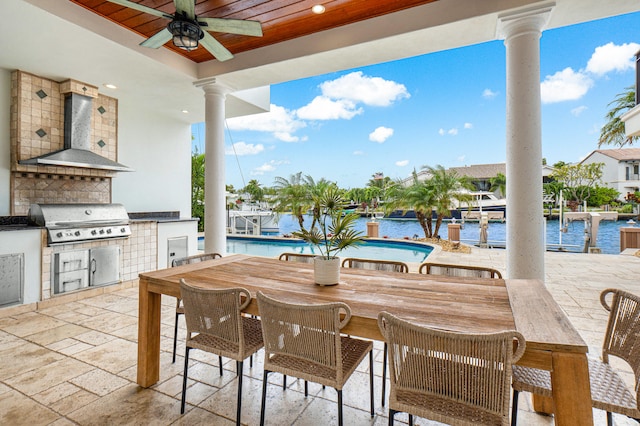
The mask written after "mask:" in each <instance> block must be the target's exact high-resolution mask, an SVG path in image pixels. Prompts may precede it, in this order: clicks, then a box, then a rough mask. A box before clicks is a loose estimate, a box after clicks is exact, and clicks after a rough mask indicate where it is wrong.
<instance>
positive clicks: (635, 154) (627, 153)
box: [582, 148, 640, 161]
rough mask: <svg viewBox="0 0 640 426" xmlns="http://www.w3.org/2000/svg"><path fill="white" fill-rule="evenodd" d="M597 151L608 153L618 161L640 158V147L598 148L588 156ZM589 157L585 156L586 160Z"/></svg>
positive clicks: (603, 153)
mask: <svg viewBox="0 0 640 426" xmlns="http://www.w3.org/2000/svg"><path fill="white" fill-rule="evenodd" d="M595 153H599V154H602V155H606V156H607V157H611V158H613V159H615V160H618V161H630V160H640V148H618V149H596V150H595V151H593V152H592V153H591V154H589V155H587V158H589V157H591V156H592V155H593V154H595ZM587 158H585V160H586V159H587ZM582 161H584V160H582Z"/></svg>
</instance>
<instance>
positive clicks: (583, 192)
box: [551, 163, 604, 210]
mask: <svg viewBox="0 0 640 426" xmlns="http://www.w3.org/2000/svg"><path fill="white" fill-rule="evenodd" d="M603 167H604V163H590V164H567V165H564V166H562V167H559V168H557V169H555V170H554V171H553V173H552V174H551V176H552V177H553V178H554V179H556V180H557V181H558V182H562V184H563V194H564V198H565V199H566V200H567V201H568V202H569V205H570V207H571V209H572V210H575V209H576V207H577V205H579V204H582V202H583V201H585V200H587V199H588V198H589V197H590V196H591V192H592V190H593V189H594V188H595V187H596V185H597V183H598V182H600V179H601V178H602V168H603Z"/></svg>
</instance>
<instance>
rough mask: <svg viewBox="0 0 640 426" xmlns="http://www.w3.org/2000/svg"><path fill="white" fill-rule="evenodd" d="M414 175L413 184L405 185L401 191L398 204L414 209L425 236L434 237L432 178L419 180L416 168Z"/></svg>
mask: <svg viewBox="0 0 640 426" xmlns="http://www.w3.org/2000/svg"><path fill="white" fill-rule="evenodd" d="M412 177H413V181H412V183H411V185H410V186H408V187H406V188H405V187H403V189H402V190H401V191H400V192H401V193H400V194H398V197H397V199H398V200H399V203H397V204H398V205H399V206H400V207H401V208H403V209H404V208H406V209H411V210H413V211H414V212H415V214H416V220H417V221H418V223H419V224H420V227H421V228H422V231H423V232H424V236H425V238H432V237H433V230H432V228H433V217H432V212H433V205H434V201H435V200H434V195H435V194H434V190H433V187H432V185H431V181H430V180H424V181H420V180H418V174H417V173H416V171H415V170H414V171H413V173H412ZM400 187H401V186H400Z"/></svg>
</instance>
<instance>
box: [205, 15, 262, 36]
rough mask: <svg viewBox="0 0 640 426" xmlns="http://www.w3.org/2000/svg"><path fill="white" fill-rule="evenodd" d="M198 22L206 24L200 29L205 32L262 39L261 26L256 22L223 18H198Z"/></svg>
mask: <svg viewBox="0 0 640 426" xmlns="http://www.w3.org/2000/svg"><path fill="white" fill-rule="evenodd" d="M198 22H199V23H205V24H207V25H206V26H202V29H203V30H206V31H217V32H220V33H230V34H243V35H250V36H256V37H262V24H260V22H258V21H245V20H242V19H224V18H198Z"/></svg>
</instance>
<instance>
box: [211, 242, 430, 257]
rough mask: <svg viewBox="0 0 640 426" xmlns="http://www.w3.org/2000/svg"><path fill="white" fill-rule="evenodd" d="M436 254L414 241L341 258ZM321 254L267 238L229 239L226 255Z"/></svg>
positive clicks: (368, 246)
mask: <svg viewBox="0 0 640 426" xmlns="http://www.w3.org/2000/svg"><path fill="white" fill-rule="evenodd" d="M198 249H199V250H203V249H204V239H203V238H202V237H200V238H198ZM432 251H433V247H432V246H430V245H427V244H421V243H416V242H412V241H381V240H375V241H366V242H365V243H364V244H361V245H359V246H357V247H349V248H347V249H345V250H343V251H341V252H340V257H342V258H344V257H363V258H367V259H379V260H395V261H399V262H417V263H421V262H424V261H425V260H426V259H427V256H429V254H430V253H431V252H432ZM285 252H289V253H305V254H319V253H318V251H317V249H316V248H315V247H313V246H310V245H309V244H307V243H305V242H304V241H300V240H288V239H282V238H268V237H260V238H256V237H229V236H228V237H227V253H236V254H252V255H256V256H267V257H278V256H280V255H281V254H282V253H285Z"/></svg>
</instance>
